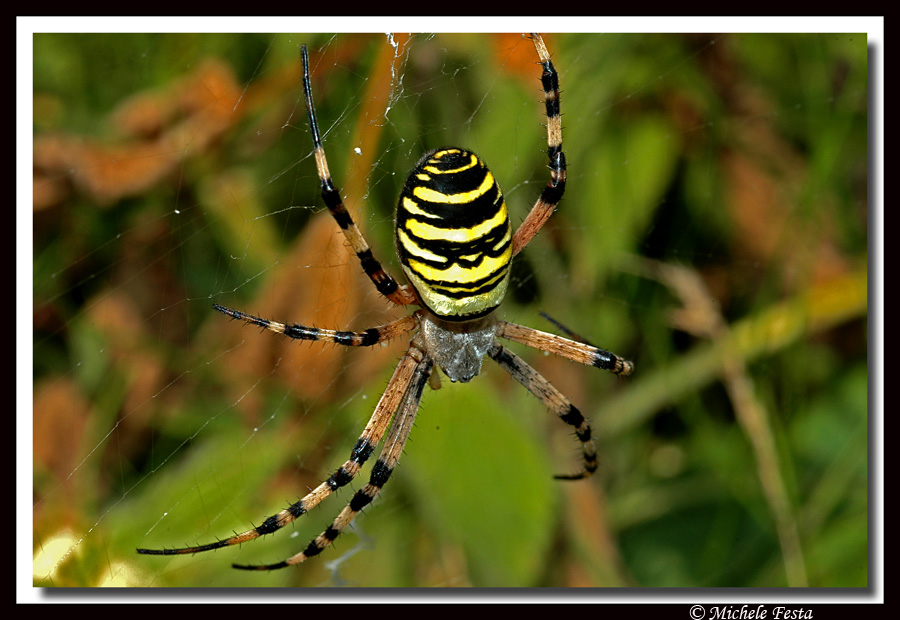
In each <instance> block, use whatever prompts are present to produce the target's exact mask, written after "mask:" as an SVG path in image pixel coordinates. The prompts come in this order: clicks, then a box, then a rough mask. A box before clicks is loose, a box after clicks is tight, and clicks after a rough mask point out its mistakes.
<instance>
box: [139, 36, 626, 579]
mask: <svg viewBox="0 0 900 620" xmlns="http://www.w3.org/2000/svg"><path fill="white" fill-rule="evenodd" d="M532 39H533V41H534V47H535V49H536V50H537V54H538V57H539V59H540V65H541V67H542V68H543V71H542V74H541V83H542V85H543V90H544V105H545V107H546V115H547V146H548V149H547V154H548V155H549V159H550V181H549V182H548V183H547V185H546V187H545V188H544V189H543V191H542V192H541V195H540V197H539V198H538V200H537V202H536V203H535V205H534V206H533V207H532V209H531V211H530V212H529V214H528V216H527V217H526V218H525V220H524V222H523V223H522V224H521V226H519V228H518V229H517V230H516V231H515V232H513V230H512V226H511V225H510V221H509V215H508V213H507V208H506V202H505V201H504V199H503V194H502V193H501V192H500V187H499V185H497V181H496V180H495V179H494V176H493V175H492V174H491V171H490V170H489V169H488V168H487V166H486V165H485V163H484V162H483V161H482V160H481V159H480V158H479V157H478V156H477V155H475V154H474V153H472V152H471V151H468V150H465V149H462V148H455V147H452V148H450V147H444V148H439V149H435V150H433V151H430V152H428V153H426V154H425V155H424V156H423V157H422V159H421V160H420V161H419V163H418V165H416V167H415V169H413V171H412V172H411V173H410V175H409V178H408V179H407V180H406V185H405V186H404V188H403V191H402V193H401V194H400V200H399V204H398V205H397V213H396V221H395V241H396V246H397V254H398V256H399V258H400V263H401V265H402V267H403V272H404V274H405V275H406V277H407V279H408V280H409V284H408V285H402V284H399V283H398V282H397V280H395V279H394V278H393V277H391V276H390V275H389V274H388V273H387V272H385V270H384V269H383V268H382V266H381V264H380V263H379V262H378V261H377V260H376V259H375V257H374V256H373V255H372V251H371V249H370V248H369V245H368V243H367V242H366V240H365V238H363V236H362V234H361V233H360V231H359V229H358V228H357V226H356V224H355V223H354V221H353V219H352V218H351V217H350V214H349V213H348V212H347V209H346V208H345V207H344V204H343V202H342V201H341V196H340V194H339V193H338V191H337V190H336V189H335V186H334V183H333V181H332V179H331V174H330V173H329V171H328V162H327V161H326V159H325V149H324V148H323V146H322V139H321V136H320V134H319V127H318V124H317V121H316V111H315V108H314V106H313V97H312V89H311V87H310V79H309V57H308V54H307V51H306V46H303V47H302V48H301V49H302V56H303V91H304V95H305V98H306V111H307V114H308V116H309V127H310V132H311V134H312V139H313V153H314V155H315V160H316V168H317V170H318V175H319V179H320V181H321V187H322V198H323V200H324V201H325V204H326V205H327V206H328V210H329V211H330V212H331V214H332V215H333V216H334V219H335V220H336V221H337V224H338V226H340V228H341V231H342V232H343V233H344V236H345V237H346V239H347V241H348V242H349V244H350V247H351V248H352V249H353V251H354V252H356V255H357V257H359V260H360V262H361V263H362V268H363V270H364V271H365V273H366V274H367V275H368V276H369V278H370V279H371V280H372V283H373V284H374V285H375V288H376V289H378V291H379V292H380V293H381V294H382V295H384V296H385V297H387V298H388V299H389V300H390V301H392V302H393V303H395V304H397V305H400V306H406V305H419V306H421V309H420V310H417V311H416V312H414V313H413V314H411V315H409V316H405V317H403V318H401V319H398V320H396V321H393V322H391V323H388V324H386V325H381V326H379V327H373V328H371V329H367V330H366V331H363V332H349V331H333V330H327V329H318V328H314V327H305V326H303V325H295V324H286V323H276V322H275V321H269V320H267V319H263V318H260V317H256V316H252V315H249V314H245V313H243V312H240V311H238V310H232V309H230V308H225V307H223V306H220V305H218V304H217V305H215V306H213V307H214V308H215V309H216V310H218V311H219V312H222V313H223V314H226V315H228V316H230V317H232V318H234V319H240V320H242V321H245V322H247V323H250V324H252V325H258V326H260V327H263V328H266V329H268V330H271V331H274V332H277V333H280V334H284V335H285V336H287V337H289V338H295V339H297V340H315V341H324V342H334V343H337V344H342V345H346V346H353V347H366V346H372V345H374V344H378V343H380V342H384V341H386V340H388V339H390V338H394V337H396V336H400V335H403V334H410V333H413V332H414V335H413V336H412V340H411V342H410V344H409V348H408V349H407V351H406V353H405V354H404V355H403V357H402V358H401V359H400V362H399V364H398V365H397V368H396V370H395V371H394V374H393V376H392V377H391V380H390V382H389V383H388V385H387V388H386V389H385V392H384V395H383V396H382V397H381V400H380V401H379V402H378V404H377V405H376V407H375V412H374V413H373V414H372V417H371V418H370V419H369V422H368V424H367V425H366V428H365V430H364V431H363V432H362V435H361V436H360V438H359V440H358V441H357V442H356V445H355V446H354V447H353V450H352V451H351V453H350V458H349V459H347V461H346V462H345V463H344V464H343V465H341V466H340V467H338V468H337V470H336V471H335V472H334V473H333V474H332V475H331V477H330V478H328V480H326V481H325V482H323V483H322V484H320V485H319V486H318V487H316V488H315V489H313V490H312V491H311V492H310V493H309V494H307V495H306V496H305V497H303V498H302V499H300V500H299V501H298V502H296V503H294V504H292V505H291V506H288V507H287V508H285V509H284V510H282V511H281V512H279V513H277V514H275V515H272V516H270V517H268V518H267V519H266V520H265V521H263V522H262V524H261V525H259V526H257V527H255V528H253V529H251V530H247V531H246V532H243V533H240V534H235V535H234V536H231V537H230V538H226V539H224V540H219V541H217V542H213V543H209V544H205V545H199V546H196V547H183V548H177V549H138V553H142V554H149V555H180V554H188V553H198V552H200V551H209V550H211V549H219V548H221V547H228V546H231V545H237V544H240V543H244V542H247V541H250V540H254V539H256V538H259V537H260V536H264V535H266V534H271V533H273V532H276V531H278V530H279V529H281V528H283V527H284V526H285V525H287V524H288V523H291V522H292V521H293V520H294V519H296V518H297V517H299V516H300V515H303V514H305V513H306V512H308V511H309V510H311V509H312V508H313V507H314V506H316V505H317V504H319V502H321V501H322V500H324V499H325V498H327V497H328V496H329V495H331V494H332V493H334V492H335V490H337V489H339V488H341V487H343V486H345V485H347V484H348V483H349V482H350V481H351V480H353V479H354V478H355V477H356V475H357V474H358V473H359V471H360V469H361V468H362V466H363V464H364V463H365V462H366V461H367V460H368V459H369V457H370V456H371V455H372V452H373V451H374V450H375V447H376V446H377V445H378V443H379V442H380V441H381V440H382V438H384V435H385V433H387V439H386V440H385V444H384V447H383V449H382V451H381V453H380V455H379V456H378V459H377V460H376V461H375V465H374V466H373V467H372V471H371V473H370V474H369V482H368V484H366V485H365V486H363V487H362V488H361V489H360V490H358V491H357V492H356V493H355V494H354V495H353V497H352V499H351V500H350V503H349V504H348V505H347V507H346V508H344V510H343V511H342V512H341V513H340V514H339V515H338V517H337V518H336V519H335V520H334V521H333V522H332V523H331V525H330V526H329V527H328V528H327V529H326V530H325V531H324V532H322V533H321V534H320V535H319V536H318V537H316V538H315V539H313V540H312V541H311V542H310V543H309V545H308V546H307V547H306V548H305V549H304V550H303V551H301V552H299V553H297V554H296V555H293V556H291V557H289V558H287V559H286V560H284V561H282V562H278V563H276V564H269V565H252V566H246V565H238V564H235V565H234V567H235V568H241V569H248V570H271V569H276V568H283V567H285V566H291V565H293V564H299V563H300V562H303V561H304V560H306V559H307V558H309V557H311V556H314V555H318V554H319V553H321V552H322V550H324V549H325V548H326V547H328V546H329V545H330V544H331V543H332V542H333V541H334V540H335V538H337V537H338V535H339V534H340V533H341V532H343V531H344V528H346V527H347V525H348V524H349V523H350V521H351V520H352V519H353V518H354V517H355V516H356V515H357V513H359V511H360V510H362V509H363V508H365V507H366V506H367V505H368V504H369V503H371V502H372V500H374V499H375V497H376V496H377V495H378V493H379V491H381V488H382V487H383V486H384V485H385V483H386V482H387V481H388V479H389V478H390V476H391V472H392V471H393V470H394V467H395V466H396V465H397V460H398V459H399V458H400V454H401V452H402V451H403V446H404V443H405V442H406V438H407V436H408V435H409V432H410V429H411V428H412V425H413V421H414V420H415V417H416V413H417V411H418V408H419V401H420V399H421V397H422V391H423V390H424V388H425V384H426V383H427V382H429V380H431V381H432V382H435V380H436V378H437V377H436V376H434V377H432V373H433V372H434V367H435V366H439V367H440V368H441V369H442V370H443V371H444V373H445V374H446V375H447V377H448V378H449V379H450V381H461V382H467V381H470V380H471V379H472V378H473V377H475V375H477V374H478V373H479V372H481V362H482V359H483V358H484V356H485V355H487V356H488V357H490V358H491V359H492V360H494V361H495V362H497V363H498V364H499V365H500V366H501V367H502V368H503V369H504V370H506V371H507V372H508V373H509V374H510V375H512V376H513V377H514V378H515V379H516V380H517V381H519V382H520V383H521V384H522V385H524V386H525V387H526V388H527V389H528V390H529V391H531V392H532V393H533V394H534V395H535V396H537V397H538V398H539V399H540V400H541V402H543V403H544V405H546V406H547V407H548V408H549V409H550V410H552V411H553V412H555V413H556V414H557V415H558V416H559V417H560V419H561V420H562V421H563V422H565V423H566V424H568V425H570V426H572V427H574V429H575V434H576V436H577V437H578V440H579V441H580V442H581V446H582V454H583V457H582V458H583V464H582V468H581V471H580V472H578V473H576V474H573V475H563V476H556V477H557V478H561V479H567V480H576V479H580V478H584V477H586V476H589V475H590V474H592V473H593V472H594V470H596V469H597V452H596V449H595V446H594V441H593V439H592V438H591V427H590V426H589V425H588V423H587V421H586V420H585V419H584V417H583V416H582V415H581V413H580V412H579V411H578V409H576V408H575V406H574V405H572V403H571V402H569V399H567V398H566V397H565V396H564V395H563V394H562V393H561V392H560V391H559V390H557V389H556V388H555V387H553V386H552V385H551V384H550V383H549V382H548V381H547V380H546V379H544V378H543V377H542V376H541V375H539V374H538V373H537V371H535V370H534V369H533V368H532V367H531V366H529V365H528V364H526V363H525V362H524V361H523V360H522V358H520V357H519V356H518V355H516V354H515V353H513V352H512V351H509V350H508V349H507V348H506V347H504V346H503V345H501V344H500V342H499V340H498V339H500V338H503V339H506V340H512V341H514V342H518V343H520V344H524V345H527V346H530V347H534V348H536V349H539V350H541V351H547V352H550V353H554V354H556V355H560V356H562V357H566V358H568V359H570V360H574V361H576V362H581V363H582V364H588V365H591V366H596V367H598V368H603V369H605V370H609V371H611V372H613V373H615V374H617V375H627V374H630V373H631V371H632V370H633V365H632V363H631V362H629V361H627V360H624V359H622V358H620V357H618V356H616V355H614V354H612V353H610V352H608V351H604V350H602V349H599V348H597V347H594V346H591V345H589V344H587V343H584V342H580V341H576V340H570V339H567V338H563V337H560V336H557V335H554V334H549V333H545V332H541V331H538V330H536V329H532V328H530V327H524V326H522V325H516V324H513V323H507V322H506V321H502V320H500V319H498V318H496V316H495V315H494V314H493V311H494V310H496V309H497V306H499V305H500V302H501V301H502V300H503V296H504V294H505V293H506V288H507V286H508V284H509V268H510V262H511V260H512V258H513V257H514V256H515V255H516V254H518V253H519V252H521V251H522V249H523V248H524V247H525V246H526V245H528V242H529V241H531V239H532V237H534V236H535V234H537V232H538V231H539V230H540V229H541V227H542V226H543V225H544V223H545V222H546V221H547V219H548V218H549V217H550V214H551V213H552V212H553V211H554V209H555V208H556V205H557V203H559V200H560V198H562V195H563V191H564V189H565V185H566V158H565V155H564V154H563V150H562V127H561V124H560V115H559V78H558V75H557V73H556V69H554V67H553V62H552V61H551V60H550V54H549V52H548V51H547V47H546V45H545V44H544V41H543V39H542V38H541V37H540V35H537V34H534V35H532ZM392 420H393V422H391V421H392Z"/></svg>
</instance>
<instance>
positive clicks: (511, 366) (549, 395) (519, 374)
mask: <svg viewBox="0 0 900 620" xmlns="http://www.w3.org/2000/svg"><path fill="white" fill-rule="evenodd" d="M488 355H489V356H490V357H491V359H493V360H494V361H495V362H497V363H498V364H500V366H501V367H502V368H503V369H504V370H505V371H506V372H508V373H509V374H510V375H512V377H513V378H514V379H515V380H516V381H518V382H519V383H521V384H522V385H524V386H525V387H526V388H527V389H528V391H529V392H531V393H532V394H534V395H535V396H537V397H538V398H539V399H540V401H541V402H542V403H544V405H545V406H546V407H547V408H548V409H550V410H551V411H553V412H554V413H556V415H558V416H559V419H560V420H562V421H563V422H565V423H566V424H568V425H569V426H573V427H575V435H576V436H577V437H578V439H579V441H581V446H582V454H583V457H584V469H582V471H580V472H579V473H577V474H572V475H566V474H562V475H557V476H554V478H556V479H558V480H580V479H582V478H587V477H588V476H590V475H591V474H593V473H594V472H595V471H596V470H597V448H596V446H595V445H594V440H593V439H592V438H591V426H590V424H588V422H587V420H585V419H584V416H583V415H581V412H580V411H578V409H577V408H576V407H575V405H573V404H572V403H571V401H570V400H569V399H568V398H566V397H565V396H564V395H563V393H562V392H560V391H559V390H557V389H556V388H555V387H553V384H551V383H550V382H549V381H547V379H545V378H544V377H542V376H541V375H540V374H539V373H538V371H536V370H535V369H534V368H532V367H531V366H529V365H528V364H527V363H525V360H523V359H522V358H521V357H519V356H518V355H516V354H515V353H513V352H512V351H510V350H508V349H506V348H504V347H503V346H502V345H500V344H494V346H493V347H491V349H490V350H489V351H488Z"/></svg>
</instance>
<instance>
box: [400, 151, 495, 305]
mask: <svg viewBox="0 0 900 620" xmlns="http://www.w3.org/2000/svg"><path fill="white" fill-rule="evenodd" d="M396 236H397V253H398V255H399V256H400V262H401V264H402V266H403V271H404V272H405V273H406V276H407V278H409V281H410V283H411V284H412V285H413V286H414V287H415V289H416V290H417V291H418V293H419V297H420V298H421V299H422V303H424V304H425V306H426V307H427V308H428V309H429V310H431V311H432V312H434V313H435V314H436V315H438V316H440V317H443V318H445V319H448V320H455V321H464V320H468V319H474V318H477V317H480V316H484V315H485V314H487V313H489V312H490V311H492V310H493V309H494V308H496V307H497V306H498V305H500V302H501V301H502V300H503V296H504V295H505V294H506V287H507V284H508V283H509V264H510V260H511V259H512V246H511V242H510V241H511V238H512V231H511V227H510V223H509V215H508V213H507V210H506V202H505V201H504V200H503V194H502V193H501V192H500V186H499V185H497V182H496V181H495V180H494V175H493V174H491V171H490V170H488V168H487V166H485V165H484V162H483V161H481V159H479V158H478V156H477V155H475V154H474V153H472V152H470V151H466V150H464V149H459V148H442V149H437V150H435V151H431V152H430V153H426V155H425V156H424V157H423V158H422V159H421V160H420V161H419V164H418V165H417V166H416V167H415V169H414V170H413V171H412V172H411V173H410V175H409V178H408V179H407V180H406V185H405V187H404V188H403V192H402V193H401V194H400V203H399V204H398V205H397V220H396Z"/></svg>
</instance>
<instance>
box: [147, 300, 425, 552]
mask: <svg viewBox="0 0 900 620" xmlns="http://www.w3.org/2000/svg"><path fill="white" fill-rule="evenodd" d="M217 309H218V310H220V311H221V312H225V314H228V315H230V316H234V318H240V319H242V320H245V321H247V322H248V323H251V324H255V325H261V326H262V327H266V328H267V329H271V330H272V331H276V332H279V333H284V334H286V335H288V336H291V333H290V332H291V330H290V329H286V328H285V327H286V326H285V325H284V324H283V323H277V324H276V323H274V322H271V321H266V320H265V319H260V318H259V317H254V316H251V315H245V314H243V313H239V312H237V311H235V310H229V309H228V308H224V307H221V306H220V307H219V308H217ZM415 317H416V315H410V316H409V317H404V318H403V319H400V320H399V321H395V322H394V323H391V324H389V326H382V328H374V329H382V331H381V336H382V337H384V336H385V335H386V334H389V333H394V335H396V334H395V329H384V328H385V327H390V326H394V327H395V328H396V326H398V325H401V326H403V327H408V329H406V331H409V329H412V327H415V324H416V323H417V321H416V320H414V321H413V324H412V325H411V326H409V324H408V321H409V319H410V318H413V319H415ZM275 325H277V326H279V327H273V326H275ZM290 327H293V328H295V330H294V331H298V332H299V331H302V330H300V329H299V328H301V327H302V326H297V325H295V326H290ZM312 329H314V328H303V330H312ZM317 331H318V332H327V333H328V337H327V338H323V337H321V334H318V335H317V337H316V338H302V339H316V340H321V339H325V340H328V339H330V340H332V341H334V342H338V343H339V344H350V345H353V344H356V345H368V344H374V342H371V341H368V340H366V334H367V333H369V332H355V333H354V332H332V331H330V330H317ZM338 334H347V336H346V337H343V336H337V335H338ZM291 337H299V336H297V335H293V336H291ZM382 339H385V338H382ZM350 341H353V342H350ZM418 357H419V356H415V357H414V356H413V355H411V354H410V353H409V352H407V354H406V355H404V356H403V358H401V360H400V362H399V363H398V364H397V368H396V369H395V370H394V374H393V376H392V377H391V380H390V382H389V383H388V385H387V388H385V391H384V394H383V395H382V396H381V399H380V400H379V401H378V404H377V405H376V406H375V411H374V413H373V414H372V417H371V418H370V419H369V422H368V424H366V428H365V430H363V432H362V435H360V437H359V439H358V440H357V442H356V445H354V446H353V450H352V452H351V453H350V458H349V459H347V461H345V462H344V464H343V465H341V466H340V467H338V468H337V469H336V470H335V471H334V473H333V474H332V475H331V476H330V477H329V478H328V480H326V481H325V482H323V483H322V484H320V485H319V486H318V487H316V488H315V489H313V490H312V491H311V492H310V493H308V494H307V495H306V496H305V497H303V498H302V499H300V500H299V501H297V502H295V503H293V504H291V505H290V506H288V507H287V508H285V509H284V510H282V511H281V512H279V513H277V514H274V515H272V516H270V517H268V518H266V519H265V520H264V521H263V522H262V523H261V524H260V525H258V526H256V527H254V528H253V529H250V530H247V531H245V532H242V533H239V534H235V535H234V536H231V537H229V538H225V539H222V540H217V541H216V542H213V543H207V544H205V545H196V546H191V547H179V548H175V549H138V550H137V552H138V553H140V554H142V555H185V554H193V553H200V552H202V551H211V550H213V549H221V548H222V547H230V546H232V545H239V544H241V543H245V542H249V541H251V540H255V539H257V538H259V537H260V536H265V535H266V534H272V533H274V532H277V531H278V530H280V529H281V528H283V527H284V526H285V525H287V524H288V523H291V522H292V521H294V520H295V519H297V518H298V517H300V516H301V515H303V514H306V513H307V512H309V511H310V510H311V509H312V508H313V507H315V506H316V505H318V504H319V503H320V502H321V501H322V500H324V499H325V498H326V497H328V496H329V495H331V494H332V493H333V492H334V491H336V490H337V489H339V488H341V487H343V486H345V485H347V484H348V483H349V482H350V481H351V480H353V479H354V478H355V477H356V475H357V474H358V473H359V470H360V469H361V468H362V466H363V465H364V464H365V462H366V461H367V460H368V458H369V457H370V456H371V454H372V452H373V451H374V450H375V446H377V445H378V443H379V442H380V441H381V438H382V437H383V436H384V433H385V431H386V430H387V427H388V424H389V423H390V421H391V417H392V416H393V415H394V412H395V411H397V410H398V408H400V407H401V405H402V404H403V403H405V402H406V400H407V398H408V397H407V393H408V392H409V386H410V385H411V384H413V383H415V382H417V381H418V377H419V376H420V375H421V374H423V372H424V371H423V370H422V367H421V366H422V361H421V359H417V358H418ZM429 364H430V360H429ZM428 368H429V370H430V365H429V366H428ZM414 379H415V381H414ZM426 380H427V376H426V377H425V379H424V380H423V382H424V381H426Z"/></svg>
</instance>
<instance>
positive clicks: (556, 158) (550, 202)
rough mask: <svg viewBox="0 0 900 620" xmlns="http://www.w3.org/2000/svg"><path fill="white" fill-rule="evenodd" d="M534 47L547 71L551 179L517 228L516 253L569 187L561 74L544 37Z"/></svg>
mask: <svg viewBox="0 0 900 620" xmlns="http://www.w3.org/2000/svg"><path fill="white" fill-rule="evenodd" d="M531 38H532V41H533V42H534V49H536V50H537V53H538V57H539V58H540V63H541V66H542V67H543V72H542V73H541V86H542V87H543V89H544V107H545V108H546V111H547V157H548V158H549V159H550V181H548V182H547V185H546V186H545V187H544V189H543V191H542V192H541V195H540V197H539V198H538V199H537V202H535V203H534V206H533V207H531V211H530V212H529V213H528V216H527V217H526V218H525V221H523V222H522V224H521V225H520V226H519V228H517V229H516V232H515V234H514V235H513V239H512V253H513V256H515V255H516V254H518V253H519V252H521V251H522V249H523V248H524V247H525V246H526V245H528V242H529V241H531V240H532V239H533V238H534V236H535V235H536V234H537V233H538V231H540V230H541V228H542V227H543V226H544V224H545V223H546V222H547V220H548V219H550V215H551V214H552V213H553V211H554V210H555V209H556V205H557V204H559V201H560V200H561V199H562V196H563V192H565V190H566V155H565V153H563V150H562V121H561V120H560V116H559V74H557V72H556V68H554V66H553V61H551V60H550V52H549V51H547V46H546V45H545V44H544V39H543V38H542V37H541V35H539V34H537V33H532V35H531Z"/></svg>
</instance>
